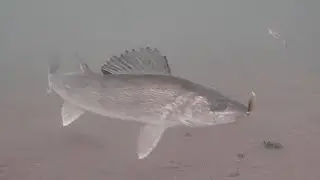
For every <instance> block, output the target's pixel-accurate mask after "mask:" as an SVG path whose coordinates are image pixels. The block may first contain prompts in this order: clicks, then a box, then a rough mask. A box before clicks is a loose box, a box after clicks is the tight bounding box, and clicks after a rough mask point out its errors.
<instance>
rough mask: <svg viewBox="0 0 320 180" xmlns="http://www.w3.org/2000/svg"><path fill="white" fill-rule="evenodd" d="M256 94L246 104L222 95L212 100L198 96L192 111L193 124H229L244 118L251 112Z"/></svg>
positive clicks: (192, 105)
mask: <svg viewBox="0 0 320 180" xmlns="http://www.w3.org/2000/svg"><path fill="white" fill-rule="evenodd" d="M254 97H255V94H254V93H252V97H251V98H250V100H249V103H248V105H247V106H246V105H244V104H242V103H240V102H238V101H236V100H230V99H228V98H225V97H222V98H220V99H217V98H216V99H214V100H211V101H210V99H208V98H206V97H202V96H196V97H195V99H194V100H193V102H192V104H191V107H190V111H191V114H192V118H191V119H192V120H190V124H192V126H210V125H218V124H229V123H233V122H235V121H237V120H240V119H243V118H245V117H247V116H249V115H250V114H251V111H252V107H253V101H254Z"/></svg>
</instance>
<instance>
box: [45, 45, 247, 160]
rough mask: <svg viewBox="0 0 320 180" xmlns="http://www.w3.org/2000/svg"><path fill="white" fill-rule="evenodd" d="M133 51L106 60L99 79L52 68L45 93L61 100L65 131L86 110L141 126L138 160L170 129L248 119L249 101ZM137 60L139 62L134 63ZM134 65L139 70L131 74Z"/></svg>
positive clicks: (152, 56) (95, 75) (147, 51)
mask: <svg viewBox="0 0 320 180" xmlns="http://www.w3.org/2000/svg"><path fill="white" fill-rule="evenodd" d="M133 52H134V54H129V53H126V54H125V55H122V56H121V58H118V59H116V58H115V60H114V61H113V63H110V61H111V62H112V59H111V60H110V61H108V63H109V64H107V65H106V64H104V66H102V70H105V71H102V72H103V74H98V73H94V72H92V71H91V70H90V69H89V67H88V66H87V65H86V64H85V63H83V62H81V70H82V72H72V73H65V74H58V73H57V72H56V71H57V69H58V68H55V69H53V70H52V69H51V71H50V72H49V77H48V80H49V88H51V89H53V90H54V91H55V92H56V93H57V94H59V95H60V96H61V97H62V99H64V105H63V107H62V114H61V115H62V119H63V125H64V126H66V125H69V124H70V123H72V122H73V121H74V120H76V119H77V118H78V117H79V116H81V115H82V114H83V113H84V112H85V111H90V112H93V113H96V114H99V115H102V116H106V117H110V118H116V119H122V120H128V121H136V122H140V123H142V124H143V127H142V129H141V132H140V136H139V140H138V150H137V153H138V155H139V158H140V159H142V158H145V157H146V156H148V155H149V153H151V151H152V150H153V148H154V147H155V146H156V145H157V143H158V141H159V140H160V139H161V136H162V134H163V133H164V131H165V130H166V129H167V128H169V127H175V126H183V125H185V126H190V127H199V126H209V125H217V124H226V123H231V122H234V121H236V120H237V119H239V118H240V117H245V116H247V115H249V114H250V112H251V110H252V99H251V100H250V101H249V105H248V107H247V106H245V105H243V104H241V103H239V102H238V101H235V100H231V99H229V98H227V97H226V96H224V95H222V94H221V93H220V92H218V91H216V90H213V89H211V88H208V87H205V86H202V85H200V84H196V83H194V82H191V81H189V80H187V79H184V78H180V77H176V76H172V75H171V74H170V73H171V70H170V68H169V66H168V64H167V60H166V59H165V58H159V57H160V56H159V53H158V54H156V53H157V52H158V51H156V50H150V49H142V50H140V52H136V51H133ZM155 54H156V55H155ZM147 55H149V58H150V59H151V62H150V61H148V63H149V66H147V65H146V61H145V62H144V61H143V60H145V59H146V57H148V56H147ZM157 55H158V56H157ZM126 57H127V58H126ZM137 57H140V59H141V60H140V61H136V59H137ZM125 60H126V61H125ZM152 60H154V61H152ZM159 62H160V63H159ZM138 63H139V64H138ZM152 63H153V64H152ZM157 63H158V64H157ZM150 64H151V65H153V66H152V67H151V65H150ZM159 64H160V65H161V67H163V68H161V67H160V65H159ZM138 65H139V67H142V70H139V71H135V72H138V73H133V71H132V70H137V67H138ZM52 67H55V66H53V65H52ZM147 68H149V69H147ZM111 70H113V71H111ZM153 70H154V71H153ZM155 70H158V71H155ZM161 70H163V71H162V72H161ZM140 71H141V73H139V72H140ZM106 72H108V73H106ZM115 72H117V73H115Z"/></svg>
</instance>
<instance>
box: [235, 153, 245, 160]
mask: <svg viewBox="0 0 320 180" xmlns="http://www.w3.org/2000/svg"><path fill="white" fill-rule="evenodd" d="M244 156H245V155H244V153H238V154H237V157H238V158H239V159H241V160H242V159H244Z"/></svg>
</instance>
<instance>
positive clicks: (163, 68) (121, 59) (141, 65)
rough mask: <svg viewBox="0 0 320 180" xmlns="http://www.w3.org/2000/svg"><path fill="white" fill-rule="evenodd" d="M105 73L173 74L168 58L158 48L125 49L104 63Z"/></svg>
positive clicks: (102, 67) (103, 69) (102, 68)
mask: <svg viewBox="0 0 320 180" xmlns="http://www.w3.org/2000/svg"><path fill="white" fill-rule="evenodd" d="M101 71H102V73H103V74H105V75H106V74H167V75H170V74H171V69H170V66H169V64H168V60H167V58H166V57H165V56H162V55H161V53H160V52H159V51H158V50H157V49H151V48H150V47H146V48H140V50H139V51H137V50H135V49H132V51H125V53H122V54H121V55H120V56H113V57H111V58H110V59H109V60H107V62H105V63H104V64H102V66H101Z"/></svg>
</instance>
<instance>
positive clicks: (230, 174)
mask: <svg viewBox="0 0 320 180" xmlns="http://www.w3.org/2000/svg"><path fill="white" fill-rule="evenodd" d="M238 176H240V171H239V169H237V171H235V172H231V173H229V175H228V177H231V178H234V177H238Z"/></svg>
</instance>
